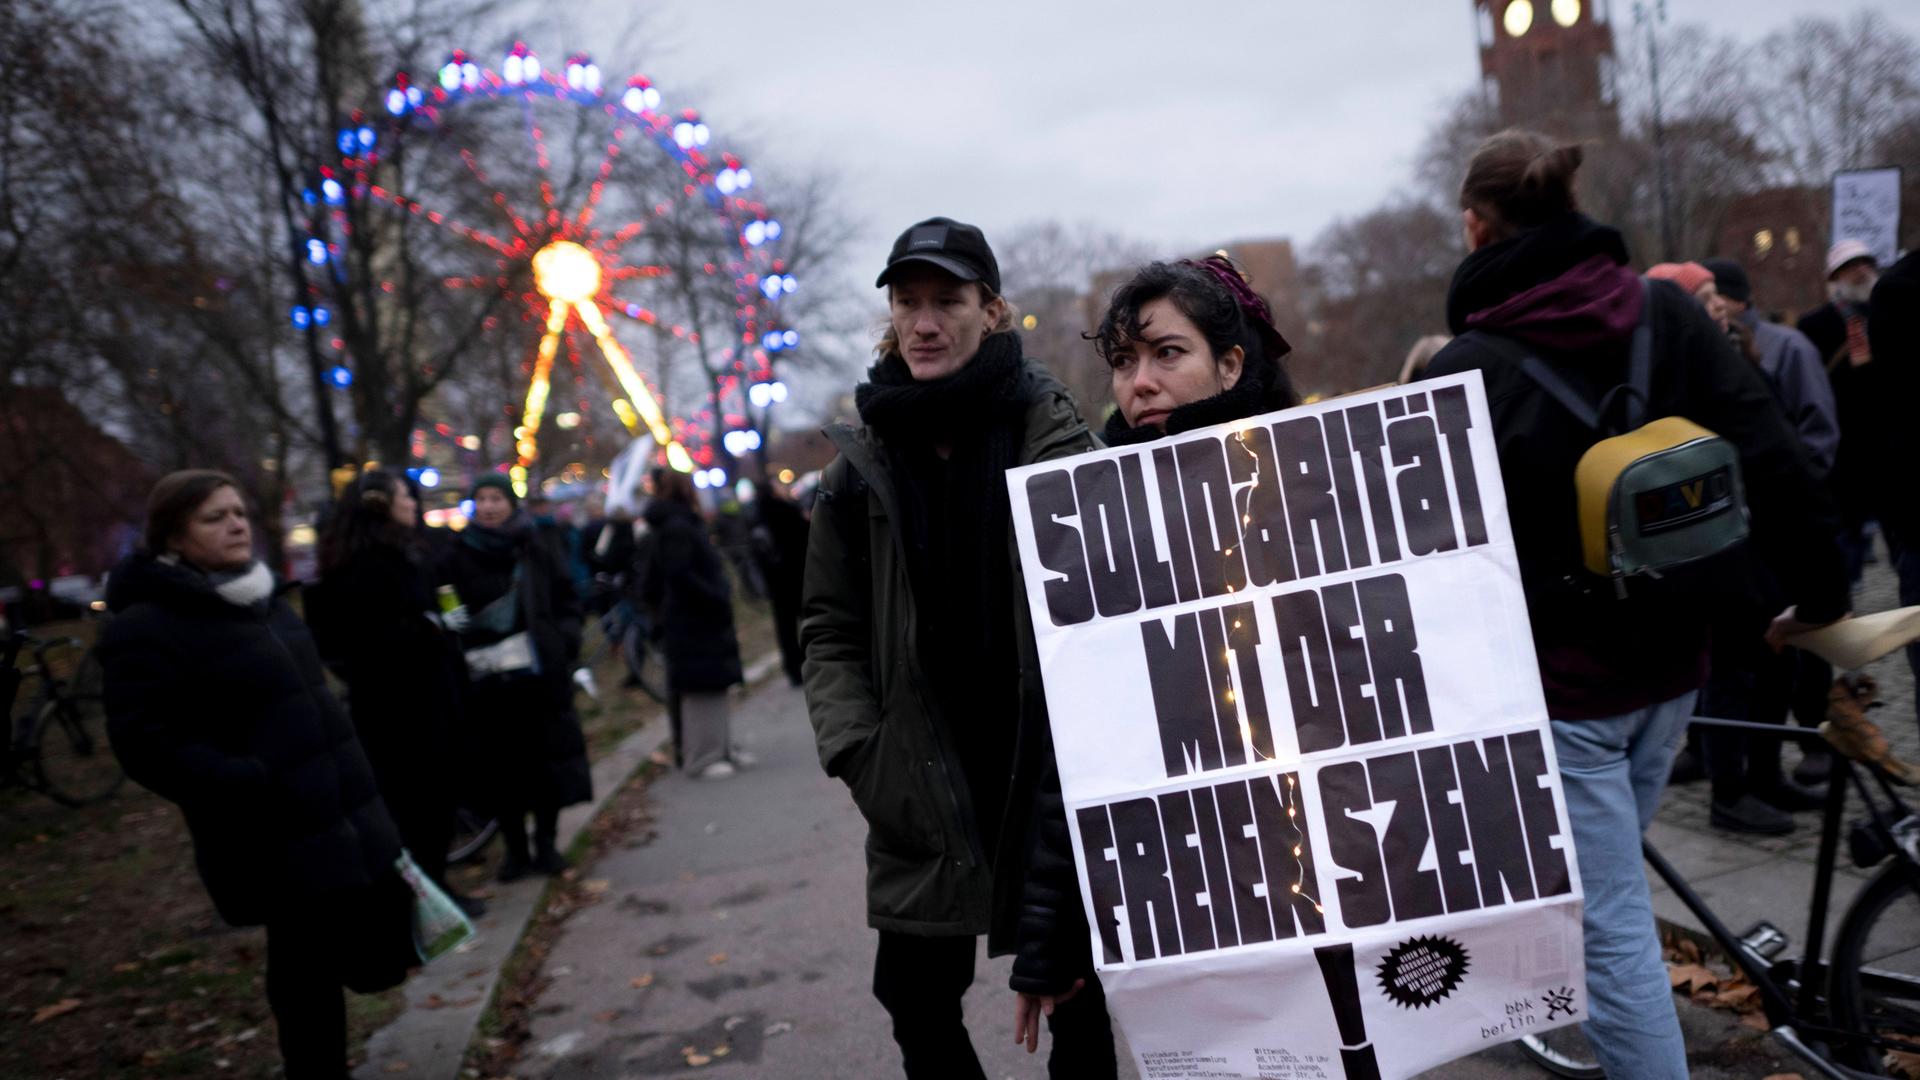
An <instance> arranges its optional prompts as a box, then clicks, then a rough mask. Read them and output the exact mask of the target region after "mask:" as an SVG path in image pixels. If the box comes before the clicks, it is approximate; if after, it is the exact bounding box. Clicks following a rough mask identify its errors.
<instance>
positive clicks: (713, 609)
mask: <svg viewBox="0 0 1920 1080" xmlns="http://www.w3.org/2000/svg"><path fill="white" fill-rule="evenodd" d="M646 521H647V526H648V528H649V529H650V530H651V532H650V544H649V553H648V558H649V565H648V567H647V569H646V571H645V572H644V573H643V575H642V589H643V598H644V602H645V604H646V607H647V608H648V610H649V611H651V612H652V614H653V626H654V630H655V632H656V633H658V634H660V635H661V636H662V637H663V638H664V640H665V652H666V658H667V685H668V686H669V687H671V688H672V690H673V691H674V692H675V693H692V694H712V693H719V692H721V691H724V690H726V689H727V688H728V687H731V686H733V685H735V684H737V683H739V682H741V681H742V678H743V676H742V675H741V671H740V642H739V640H738V638H736V637H735V635H734V630H733V588H732V586H731V585H730V584H729V583H728V581H727V570H726V567H725V566H724V565H723V564H722V563H721V561H720V553H719V551H718V550H716V549H715V548H714V546H713V542H712V541H711V540H709V539H707V529H706V525H705V523H704V522H702V521H701V520H700V515H699V514H698V513H696V512H694V511H693V510H692V509H689V508H688V507H685V506H682V505H680V504H679V503H675V502H671V501H669V500H667V499H655V500H653V502H652V503H650V504H648V506H647V511H646Z"/></svg>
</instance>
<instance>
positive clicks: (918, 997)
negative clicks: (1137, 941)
mask: <svg viewBox="0 0 1920 1080" xmlns="http://www.w3.org/2000/svg"><path fill="white" fill-rule="evenodd" d="M976 948H977V941H976V939H975V938H972V937H919V936H916V935H913V934H899V933H894V932H892V931H889V930H882V931H880V948H879V951H878V952H877V953H876V954H875V956H874V959H873V996H874V997H876V998H879V999H880V1004H881V1005H883V1006H885V1008H886V1010H887V1015H888V1016H890V1017H892V1018H893V1041H894V1042H897V1043H899V1044H900V1054H901V1057H902V1058H903V1059H904V1060H905V1064H906V1075H907V1078H908V1080H949V1078H951V1080H985V1076H986V1074H985V1073H984V1072H982V1071H981V1068H980V1059H979V1057H978V1056H977V1055H976V1054H975V1053H974V1051H973V1042H972V1040H970V1039H969V1038H968V1037H967V1025H966V1021H965V1019H964V1017H963V1016H962V1015H961V1008H960V999H961V998H962V997H963V996H965V994H966V992H967V987H969V986H972V985H973V960H974V953H975V950H976ZM1000 996H1001V997H1004V998H1006V999H1007V1000H1006V1001H1005V1002H1004V1004H1005V1006H1006V1007H1005V1008H1004V1009H1003V1010H1002V1012H1001V1014H999V1015H1000V1019H1001V1020H1003V1021H1006V1028H1005V1030H1004V1032H1003V1034H1004V1035H1005V1036H1006V1037H1007V1038H1011V1037H1012V1030H1011V1029H1012V1024H1011V1022H1010V1018H1011V1016H1012V1013H1013V1002H1012V1000H1011V997H1012V991H1010V990H1009V991H1007V992H1006V993H1005V994H1003V995H1000ZM1047 1030H1048V1032H1049V1033H1050V1034H1051V1035H1052V1041H1053V1046H1052V1049H1051V1050H1050V1051H1049V1053H1048V1055H1047V1075H1048V1076H1049V1077H1052V1078H1054V1080H1068V1078H1085V1080H1106V1078H1108V1077H1112V1076H1114V1075H1115V1074H1116V1072H1117V1071H1118V1066H1117V1065H1116V1063H1115V1061H1114V1054H1113V1025H1112V1022H1111V1021H1110V1020H1109V1019H1108V1017H1107V998H1106V994H1105V993H1103V992H1102V991H1101V989H1100V980H1098V979H1096V978H1093V977H1091V976H1090V977H1089V978H1088V979H1087V985H1086V987H1085V989H1083V990H1081V991H1080V992H1079V993H1078V994H1075V995H1074V997H1073V1000H1071V1001H1069V1002H1067V1003H1066V1004H1064V1005H1060V1006H1058V1007H1057V1008H1055V1009H1054V1010H1053V1015H1052V1016H1051V1017H1049V1018H1048V1019H1047Z"/></svg>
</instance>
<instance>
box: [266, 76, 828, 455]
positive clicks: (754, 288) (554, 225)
mask: <svg viewBox="0 0 1920 1080" xmlns="http://www.w3.org/2000/svg"><path fill="white" fill-rule="evenodd" d="M383 104H384V106H385V111H386V113H387V116H388V119H387V122H386V124H385V128H386V132H385V134H384V136H383V134H382V132H381V131H380V130H377V129H376V128H375V126H374V125H373V124H372V123H371V122H369V121H368V120H366V119H365V118H363V117H355V118H354V122H353V123H352V124H350V125H349V126H347V127H345V128H343V129H342V130H341V131H340V132H339V137H338V148H339V151H340V155H341V156H340V158H339V162H338V165H337V166H334V167H327V168H322V169H321V170H320V173H321V177H322V180H321V183H320V184H319V190H318V191H317V192H314V193H313V194H312V195H311V196H310V197H311V198H312V199H314V200H316V201H323V202H325V203H326V204H328V205H329V206H331V207H333V208H335V211H336V215H335V216H336V217H340V218H341V219H342V220H341V221H340V222H339V224H340V225H341V227H342V229H343V230H344V229H345V228H347V227H348V223H347V222H346V221H345V219H344V212H343V208H344V207H345V206H346V205H347V203H348V200H349V198H350V197H357V198H358V199H360V200H362V201H364V202H367V203H384V204H387V205H390V206H391V207H393V208H394V209H395V210H396V211H399V212H404V213H406V214H410V215H413V216H415V217H417V218H419V219H421V220H424V221H426V222H428V223H430V224H431V225H433V226H436V227H438V228H439V229H442V230H444V231H445V232H446V233H447V234H448V235H449V236H452V237H456V238H458V240H459V241H460V242H459V243H457V244H455V245H453V249H454V250H464V251H465V252H466V255H465V256H464V257H466V258H470V259H471V260H472V263H471V266H470V269H469V271H468V272H466V273H458V272H454V273H448V274H447V275H445V278H444V284H445V285H446V286H447V287H449V288H456V289H457V288H498V289H500V290H502V291H503V292H505V293H507V294H508V295H509V296H510V298H511V299H512V300H513V301H514V302H516V303H517V304H518V305H519V306H520V308H521V315H522V318H521V319H519V320H517V321H516V320H506V321H503V322H501V332H512V331H513V328H514V324H515V322H517V323H518V324H519V325H521V326H526V327H529V328H538V331H539V332H538V336H537V338H536V337H535V335H534V334H533V333H532V332H531V330H529V331H527V332H526V337H527V339H528V340H527V346H528V349H529V351H530V352H531V354H532V358H531V360H530V362H529V363H528V364H527V366H526V369H525V370H526V386H525V394H524V397H523V398H522V399H521V400H520V401H519V402H518V403H517V404H518V423H517V425H516V426H515V427H514V429H513V436H514V438H513V446H514V460H513V463H512V464H511V466H510V467H509V470H508V471H509V474H510V476H511V478H512V480H513V483H514V485H515V487H516V488H517V489H518V490H520V491H522V492H524V491H525V490H526V483H527V477H528V469H529V467H530V466H532V465H533V464H534V463H535V461H536V460H537V459H538V457H539V454H540V434H541V429H542V427H543V425H544V424H545V422H546V417H547V412H548V405H549V401H550V399H551V397H552V396H553V393H554V384H555V375H556V371H555V368H556V361H557V360H558V358H559V357H560V356H561V354H562V350H563V346H564V347H565V351H566V353H567V355H568V357H569V358H570V359H571V361H572V362H573V363H574V364H575V366H576V368H581V367H584V366H586V365H589V364H592V363H593V362H594V359H595V356H596V355H597V359H598V363H599V365H600V366H601V373H602V375H603V376H607V377H608V390H609V393H608V394H607V407H609V408H610V409H611V410H612V411H613V413H614V414H615V415H616V416H617V417H618V419H619V421H620V423H621V424H622V425H623V426H624V428H625V429H626V431H627V432H628V433H629V434H631V435H632V436H634V437H636V438H639V437H643V436H651V438H652V439H653V441H654V444H655V447H656V453H657V455H658V456H659V457H661V458H663V459H664V460H665V461H666V462H667V464H669V465H670V466H671V467H673V468H675V469H677V470H679V471H681V472H690V473H694V474H696V478H697V479H700V480H703V481H708V480H710V481H711V482H713V483H716V484H717V483H721V482H724V474H723V473H720V472H719V470H718V469H717V468H715V467H714V466H715V464H716V456H715V448H714V447H713V446H712V445H711V440H710V439H709V438H708V436H707V431H708V430H709V425H705V424H695V423H690V422H688V421H687V420H686V419H684V418H679V417H671V416H669V415H668V414H667V412H666V411H665V405H664V403H663V401H662V399H661V398H660V396H659V395H658V394H656V393H655V391H654V389H653V387H652V386H651V385H650V384H649V382H648V380H647V379H646V378H645V377H643V376H642V375H641V373H640V371H639V370H638V369H637V368H636V367H635V364H634V361H633V357H632V355H631V353H630V352H629V351H628V349H627V347H626V346H625V345H624V344H623V343H622V341H621V339H620V337H619V335H617V334H616V333H615V330H614V324H615V323H616V322H617V321H620V320H627V321H630V322H633V323H637V324H644V325H646V326H649V327H652V328H654V330H655V331H656V332H659V333H671V335H672V336H673V337H674V338H677V339H680V340H682V341H686V342H689V343H691V344H693V345H696V346H697V345H700V344H701V338H700V331H699V329H698V328H697V327H692V328H690V327H689V326H687V325H684V324H682V323H679V322H676V321H675V320H674V319H673V318H672V317H671V316H668V315H663V314H661V313H659V312H657V311H656V310H655V309H654V308H653V307H650V306H649V305H648V304H645V303H643V302H642V301H641V300H640V299H636V298H635V297H634V296H633V295H631V293H632V291H633V290H635V289H637V288H643V287H645V286H646V285H648V284H656V283H658V281H659V279H662V278H667V277H669V276H671V275H674V274H680V275H688V274H699V275H704V276H705V277H706V278H707V279H709V280H708V281H707V282H706V283H705V284H706V285H708V286H711V287H712V288H713V290H714V291H715V292H717V293H719V294H725V295H727V296H728V299H729V303H730V310H729V311H728V312H727V313H726V317H725V318H724V319H723V320H721V322H722V327H721V328H720V329H721V332H723V333H728V334H731V338H730V339H729V340H726V341H724V342H721V341H709V342H707V343H706V345H707V347H708V351H711V352H713V353H715V354H716V355H717V356H718V359H719V362H720V364H721V365H723V366H724V369H725V370H724V374H723V375H722V376H721V377H719V378H717V379H716V380H714V382H715V388H714V389H713V391H712V392H711V393H710V395H709V400H708V403H707V406H706V410H703V412H702V416H703V418H706V419H711V418H712V417H713V416H715V415H718V416H721V417H725V416H726V415H727V413H726V411H725V410H726V400H725V399H728V398H734V397H737V398H738V399H740V401H742V402H750V403H751V404H752V405H754V406H755V407H758V408H765V407H766V406H768V405H770V404H772V403H775V402H777V401H780V400H784V399H785V397H786V387H785V386H784V384H782V383H781V382H779V381H778V380H777V379H776V377H775V375H774V371H773V363H774V358H775V357H776V356H777V355H778V354H780V353H782V352H785V351H788V350H790V349H792V348H794V347H797V346H798V344H799V336H798V334H797V332H796V331H794V330H792V329H791V328H788V327H785V326H783V325H782V323H781V321H780V317H779V301H780V300H781V298H782V297H784V296H786V295H788V294H790V293H792V292H793V291H794V290H795V288H796V287H797V282H796V281H795V279H794V277H793V275H792V274H791V273H789V272H787V268H786V265H785V263H784V261H783V260H782V258H781V257H780V255H779V244H778V241H779V240H780V237H781V232H782V227H781V224H780V222H779V221H778V220H777V219H776V218H774V217H773V216H771V214H770V212H769V211H768V208H767V206H766V204H765V203H764V202H761V201H759V200H758V199H757V198H755V194H754V193H755V189H756V182H755V178H754V176H753V173H752V171H751V170H750V169H749V168H748V167H747V166H746V165H745V164H744V163H743V162H742V161H741V160H740V159H739V158H738V157H736V156H735V155H733V154H730V153H726V152H724V151H719V150H717V149H716V148H714V147H713V146H712V145H711V144H712V135H711V132H710V131H709V130H708V128H707V125H706V124H705V123H704V122H702V121H701V119H700V116H699V114H698V113H697V112H695V111H694V110H692V109H682V110H680V111H678V112H668V111H666V110H665V108H664V103H663V99H662V95H661V93H660V91H659V89H658V88H656V87H655V86H654V85H653V84H652V82H651V81H650V80H648V79H647V78H646V77H644V76H638V75H636V76H633V77H632V78H629V79H627V80H626V81H625V82H624V83H620V84H618V85H617V86H616V87H613V88H611V90H610V89H609V87H608V86H607V85H606V84H605V83H604V81H603V76H602V73H601V71H600V68H599V66H598V65H596V64H595V63H594V62H593V60H592V59H591V58H590V57H589V56H587V55H585V54H575V55H573V56H570V57H569V58H568V59H567V60H566V62H565V63H564V64H562V65H559V66H557V67H556V66H548V65H546V64H544V63H542V61H541V59H540V58H539V56H538V55H537V54H535V53H534V52H533V50H531V49H530V48H528V47H527V46H526V45H525V44H524V43H520V44H516V45H515V46H514V47H513V48H512V49H511V50H510V51H509V52H508V53H507V54H506V55H505V56H504V57H503V58H502V60H501V64H500V69H499V71H498V72H496V71H494V70H491V69H488V68H486V67H483V66H482V65H481V64H480V63H479V62H477V61H476V60H475V59H474V58H473V57H472V56H471V55H469V54H468V53H466V52H465V51H462V50H456V51H454V52H453V53H452V54H451V55H450V56H449V57H448V58H447V60H446V62H445V63H443V64H442V65H441V66H440V67H439V68H438V69H437V70H436V71H435V72H434V73H433V77H432V78H431V79H430V80H426V81H419V80H415V79H414V78H413V77H412V76H410V75H409V74H407V73H405V72H401V73H399V74H397V75H396V76H395V77H394V79H393V81H392V83H391V85H390V86H389V87H388V88H387V89H386V92H385V94H384V95H383ZM488 110H491V112H488ZM474 111H480V112H482V113H486V115H485V117H484V118H480V120H479V122H470V123H462V122H461V117H462V115H463V114H465V113H470V112H474ZM514 113H517V114H518V115H517V116H515V115H513V114H514ZM515 129H517V130H515ZM508 132H511V135H512V137H511V138H506V137H503V135H504V134H506V133H508ZM556 132H557V133H559V134H561V135H563V136H564V135H568V134H571V136H572V137H571V138H570V139H566V140H563V142H564V145H561V146H556V145H554V144H555V142H556V140H555V138H554V136H555V134H556ZM415 145H424V146H428V147H433V148H437V149H435V150H434V151H433V152H434V153H437V154H438V155H439V157H440V158H441V160H442V162H443V163H445V162H454V161H457V163H458V164H457V165H446V166H445V167H444V168H443V169H442V171H441V172H440V173H438V174H433V173H432V171H431V170H422V169H420V168H418V167H414V168H412V169H410V170H407V169H399V168H385V167H383V163H384V162H386V161H387V160H388V159H390V158H396V157H397V156H398V155H399V154H400V153H401V151H402V149H403V148H406V150H407V152H408V153H412V152H413V151H412V150H411V147H413V146H415ZM583 147H584V148H585V149H584V150H582V149H581V148H583ZM569 151H571V157H570V159H569V160H567V161H564V162H563V161H561V160H559V159H561V158H563V157H567V156H568V154H569ZM591 158H597V163H596V162H595V161H593V160H590V159H591ZM630 163H631V164H630ZM396 176H397V179H396V178H395V177H396ZM429 177H431V179H429ZM462 186H464V188H465V190H464V191H463V190H461V187H462ZM689 218H693V219H697V220H698V221H699V222H700V228H702V229H704V230H705V235H706V236H707V237H708V238H709V240H708V243H707V246H706V247H705V248H704V249H702V250H703V253H704V257H702V258H700V259H698V260H697V265H686V264H684V263H683V264H680V265H674V264H672V263H671V262H670V261H668V260H664V259H659V258H657V257H656V249H654V248H652V247H649V245H648V233H649V229H650V228H653V227H654V226H657V225H662V224H663V223H664V222H667V221H669V220H678V221H681V222H684V221H686V220H688V219H689ZM655 231H658V230H657V229H656V230H655ZM683 235H684V234H683ZM306 244H307V254H308V257H309V261H310V262H311V263H313V264H314V265H315V266H325V265H326V264H327V263H329V262H330V261H332V260H333V259H335V258H336V257H337V255H338V249H337V246H336V245H334V244H332V243H330V242H329V241H328V240H326V239H325V238H323V237H319V236H315V237H311V238H309V239H307V241H306ZM302 314H305V315H306V316H307V318H308V319H310V320H318V319H321V318H323V317H324V314H325V312H324V308H321V307H318V306H316V307H314V308H313V309H311V310H308V309H303V308H296V309H295V318H296V323H300V316H301V315H302ZM302 325H304V324H302ZM489 325H493V324H492V323H490V324H489ZM708 332H709V335H710V336H712V335H713V334H714V328H712V327H709V329H708ZM576 337H577V338H578V340H576ZM588 342H590V343H591V345H590V347H588V346H587V345H586V343H588ZM583 354H584V358H583ZM335 370H336V371H337V372H341V371H344V369H342V368H336V369H335ZM344 377H345V378H347V379H350V378H351V375H350V373H346V374H345V376H344ZM575 379H576V381H580V382H581V383H582V384H583V385H584V377H583V373H582V372H580V371H576V373H575ZM587 404H588V402H587V400H586V399H584V398H583V399H582V401H581V405H582V407H583V410H584V407H585V406H586V405H587ZM740 411H741V412H742V413H744V412H746V410H745V409H744V408H742V409H740ZM576 415H577V414H576ZM567 418H568V414H564V413H563V414H562V416H561V420H562V421H565V420H566V419H567ZM727 436H728V437H727V438H726V439H725V440H723V441H724V442H725V444H726V450H727V451H728V452H729V453H738V452H741V451H743V450H745V449H748V448H754V447H757V445H758V441H759V436H758V433H757V432H755V431H753V430H752V429H751V428H748V429H746V430H743V431H728V432H727ZM702 486H706V485H705V484H704V483H703V484H702Z"/></svg>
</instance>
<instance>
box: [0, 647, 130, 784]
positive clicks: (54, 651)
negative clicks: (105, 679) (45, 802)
mask: <svg viewBox="0 0 1920 1080" xmlns="http://www.w3.org/2000/svg"><path fill="white" fill-rule="evenodd" d="M23 651H26V652H31V653H32V656H33V662H32V663H31V664H29V665H27V666H26V667H24V668H23V667H20V666H19V658H20V654H21V653H22V652H23ZM0 669H3V670H4V673H5V675H4V677H5V680H6V681H5V685H4V686H0V698H4V700H5V703H6V705H7V709H8V712H9V714H10V715H11V713H12V708H13V703H14V701H15V699H16V698H17V697H18V695H19V692H20V689H21V687H22V686H23V685H24V684H25V682H26V681H27V680H28V679H37V680H38V686H37V687H36V688H35V690H34V694H33V697H32V698H31V699H30V701H29V702H28V704H27V706H26V708H25V709H23V710H21V711H20V713H19V714H18V715H16V716H14V717H13V723H12V731H11V738H10V739H9V740H8V744H7V748H6V761H5V766H4V768H0V786H11V785H15V784H18V785H20V786H23V787H28V788H31V789H33V790H35V791H38V792H40V793H42V794H44V795H46V796H47V797H48V798H50V799H52V800H54V801H55V802H57V803H60V804H61V805H63V806H69V807H79V806H86V805H88V804H90V803H96V802H99V801H100V800H102V799H105V798H107V797H109V796H111V795H112V794H113V793H114V792H116V791H118V790H119V789H120V785H121V784H122V783H124V782H125V781H126V778H127V777H126V773H124V772H122V771H121V769H120V762H119V761H118V760H117V759H116V758H115V757H114V756H113V750H112V748H111V747H110V746H109V745H108V744H107V714H106V707H105V704H104V701H103V699H102V696H101V674H100V663H99V661H98V660H97V659H96V658H95V657H94V655H93V653H92V651H91V650H89V649H88V648H87V646H86V643H85V642H82V641H80V640H79V639H78V638H66V637H63V638H38V637H34V636H33V635H31V634H27V633H21V632H15V633H11V634H8V635H7V636H6V638H5V640H4V642H0Z"/></svg>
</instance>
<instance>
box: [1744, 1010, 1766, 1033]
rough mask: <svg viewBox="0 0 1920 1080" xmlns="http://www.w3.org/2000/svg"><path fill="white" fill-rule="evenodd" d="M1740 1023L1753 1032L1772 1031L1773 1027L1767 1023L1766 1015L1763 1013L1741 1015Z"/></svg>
mask: <svg viewBox="0 0 1920 1080" xmlns="http://www.w3.org/2000/svg"><path fill="white" fill-rule="evenodd" d="M1740 1023H1742V1024H1744V1025H1745V1026H1747V1027H1750V1028H1752V1029H1753V1030H1755V1031H1772V1030H1773V1025H1772V1024H1769V1023H1767V1014H1766V1013H1763V1012H1750V1013H1743V1014H1741V1016H1740Z"/></svg>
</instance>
